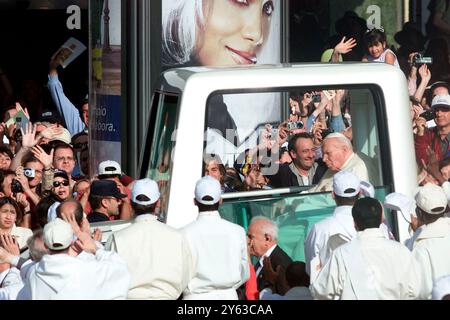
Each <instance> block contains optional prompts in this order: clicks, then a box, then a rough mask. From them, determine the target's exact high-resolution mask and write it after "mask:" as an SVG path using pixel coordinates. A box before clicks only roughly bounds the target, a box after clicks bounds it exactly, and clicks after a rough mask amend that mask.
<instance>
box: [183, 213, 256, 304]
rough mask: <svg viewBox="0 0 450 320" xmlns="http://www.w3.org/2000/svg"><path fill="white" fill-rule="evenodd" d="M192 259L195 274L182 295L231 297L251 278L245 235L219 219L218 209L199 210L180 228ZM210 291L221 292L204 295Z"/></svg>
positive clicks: (232, 225)
mask: <svg viewBox="0 0 450 320" xmlns="http://www.w3.org/2000/svg"><path fill="white" fill-rule="evenodd" d="M182 231H183V233H184V234H185V236H186V238H187V240H188V242H189V246H190V248H191V252H192V254H193V256H194V260H195V261H196V262H197V269H196V273H195V276H194V277H193V279H192V280H191V281H190V282H189V285H188V286H187V288H186V290H185V291H184V298H187V297H189V296H194V297H195V295H197V297H198V298H205V299H215V298H214V297H217V298H220V297H230V299H232V296H233V293H234V296H235V297H236V298H237V295H236V292H235V289H237V288H239V287H240V286H241V285H242V284H243V283H244V282H245V281H247V279H248V278H249V277H250V271H249V262H248V253H247V236H246V234H245V231H244V229H243V228H242V227H241V226H239V225H237V224H234V223H231V222H228V221H226V220H224V219H222V218H221V217H220V215H219V212H217V211H212V212H202V213H200V214H199V216H198V218H197V220H196V221H194V222H192V223H191V224H189V225H187V226H186V227H185V228H184V229H183V230H182ZM213 292H216V293H218V292H223V293H224V294H223V295H221V294H215V293H214V294H212V295H210V296H208V295H205V294H209V293H213Z"/></svg>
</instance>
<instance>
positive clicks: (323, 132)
mask: <svg viewBox="0 0 450 320" xmlns="http://www.w3.org/2000/svg"><path fill="white" fill-rule="evenodd" d="M333 132H334V131H333V130H331V129H323V130H322V132H321V133H320V135H321V136H322V140H323V139H325V138H326V136H327V135H329V134H330V133H333Z"/></svg>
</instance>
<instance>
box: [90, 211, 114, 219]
mask: <svg viewBox="0 0 450 320" xmlns="http://www.w3.org/2000/svg"><path fill="white" fill-rule="evenodd" d="M87 220H88V221H89V222H103V221H109V218H108V216H107V215H105V214H103V213H100V212H95V211H94V212H91V213H90V214H88V216H87Z"/></svg>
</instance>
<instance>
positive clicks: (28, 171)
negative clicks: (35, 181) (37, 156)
mask: <svg viewBox="0 0 450 320" xmlns="http://www.w3.org/2000/svg"><path fill="white" fill-rule="evenodd" d="M23 174H24V175H25V177H28V178H34V177H35V176H36V170H34V169H31V168H24V169H23Z"/></svg>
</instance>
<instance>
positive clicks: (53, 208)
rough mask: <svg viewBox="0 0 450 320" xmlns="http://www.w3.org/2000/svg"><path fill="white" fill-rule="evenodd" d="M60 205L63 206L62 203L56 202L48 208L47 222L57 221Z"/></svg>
mask: <svg viewBox="0 0 450 320" xmlns="http://www.w3.org/2000/svg"><path fill="white" fill-rule="evenodd" d="M60 204H61V202H59V201H56V202H55V203H53V204H52V205H51V206H50V207H49V208H48V211H47V222H52V221H53V220H55V219H56V218H57V217H58V215H57V214H56V208H58V207H59V205H60Z"/></svg>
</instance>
